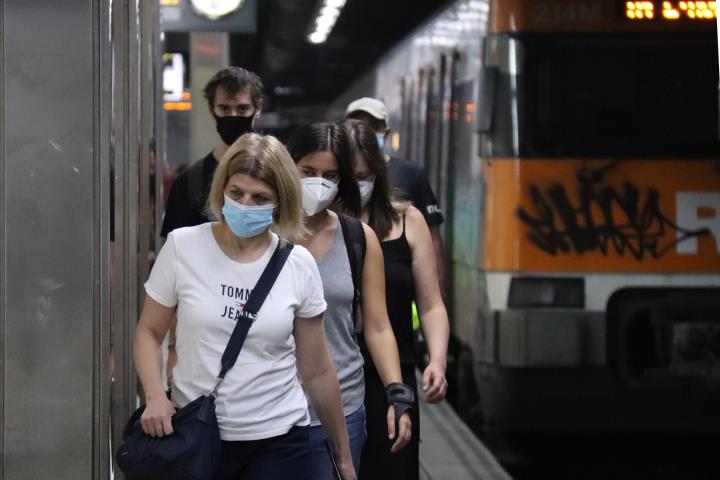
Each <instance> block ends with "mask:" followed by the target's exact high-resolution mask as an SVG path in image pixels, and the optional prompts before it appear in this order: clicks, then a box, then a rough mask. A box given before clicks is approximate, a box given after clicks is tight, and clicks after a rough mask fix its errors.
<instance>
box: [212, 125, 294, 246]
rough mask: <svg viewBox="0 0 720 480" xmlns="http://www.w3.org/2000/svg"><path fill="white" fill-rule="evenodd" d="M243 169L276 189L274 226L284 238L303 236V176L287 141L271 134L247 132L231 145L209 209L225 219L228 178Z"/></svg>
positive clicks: (215, 179)
mask: <svg viewBox="0 0 720 480" xmlns="http://www.w3.org/2000/svg"><path fill="white" fill-rule="evenodd" d="M239 173H240V174H244V175H248V176H250V177H252V178H255V179H257V180H262V181H263V182H265V183H266V184H268V186H270V188H271V189H272V190H273V191H274V192H275V195H276V196H277V203H278V205H277V207H276V208H275V211H274V212H273V226H272V230H273V231H274V232H275V233H277V234H278V235H279V236H280V237H282V238H287V239H290V240H295V239H298V238H301V237H302V235H303V234H304V227H303V216H302V190H301V189H300V176H299V175H298V171H297V168H296V167H295V162H293V160H292V158H290V154H289V153H288V151H287V150H286V149H285V147H284V146H283V144H282V143H280V141H279V140H278V139H277V138H275V137H272V136H270V135H260V134H257V133H246V134H245V135H243V136H241V137H240V138H239V139H237V140H236V141H235V143H233V144H232V145H230V148H228V149H227V151H226V152H225V155H223V157H222V158H221V159H220V163H219V164H218V166H217V169H216V170H215V175H214V176H213V180H212V184H211V186H210V193H209V195H208V204H207V210H208V211H209V212H210V213H212V214H213V215H214V216H215V218H218V219H220V221H221V222H223V223H224V222H225V218H224V217H223V214H222V207H223V205H224V204H225V197H224V192H225V187H226V186H227V182H228V179H230V177H232V176H233V175H237V174H239Z"/></svg>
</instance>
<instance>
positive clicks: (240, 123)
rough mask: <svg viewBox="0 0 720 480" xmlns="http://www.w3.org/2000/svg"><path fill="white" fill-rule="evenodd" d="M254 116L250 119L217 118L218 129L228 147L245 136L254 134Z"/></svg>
mask: <svg viewBox="0 0 720 480" xmlns="http://www.w3.org/2000/svg"><path fill="white" fill-rule="evenodd" d="M253 118H254V115H250V116H249V117H215V123H216V125H217V126H216V129H217V132H218V133H219V134H220V138H222V141H223V142H225V144H226V145H232V144H233V143H235V140H237V139H238V138H240V137H241V136H242V135H243V134H245V133H248V132H252V121H253Z"/></svg>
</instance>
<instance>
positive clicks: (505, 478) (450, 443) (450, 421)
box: [420, 402, 512, 480]
mask: <svg viewBox="0 0 720 480" xmlns="http://www.w3.org/2000/svg"><path fill="white" fill-rule="evenodd" d="M420 480H512V477H510V475H508V473H507V472H506V471H505V470H504V469H503V467H502V466H501V465H500V463H499V462H498V461H497V459H496V458H495V457H494V456H493V454H492V453H491V452H490V450H488V449H487V447H485V445H483V443H482V442H481V441H480V440H479V439H478V438H477V437H476V436H475V434H474V433H473V432H472V431H471V430H470V428H468V426H467V425H465V423H463V421H462V420H461V419H460V418H459V417H458V416H457V414H456V413H455V411H454V410H453V409H452V407H451V406H450V405H449V404H448V403H447V402H441V403H440V404H438V405H430V404H426V403H423V404H422V405H421V406H420Z"/></svg>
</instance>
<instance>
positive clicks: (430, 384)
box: [422, 361, 448, 403]
mask: <svg viewBox="0 0 720 480" xmlns="http://www.w3.org/2000/svg"><path fill="white" fill-rule="evenodd" d="M447 388H448V383H447V380H446V379H445V369H444V368H443V367H442V365H440V364H438V363H435V362H432V361H431V362H430V363H429V364H428V366H427V367H426V368H425V371H424V372H423V379H422V391H423V394H424V395H425V401H426V402H427V403H438V402H441V401H442V399H443V398H445V393H446V392H447Z"/></svg>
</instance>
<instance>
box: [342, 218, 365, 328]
mask: <svg viewBox="0 0 720 480" xmlns="http://www.w3.org/2000/svg"><path fill="white" fill-rule="evenodd" d="M338 219H339V220H340V227H341V228H342V233H343V238H344V239H345V248H347V254H348V260H349V261H350V273H351V274H352V281H353V289H354V292H353V303H352V314H353V326H354V330H355V333H359V332H358V324H357V323H358V321H357V308H358V305H359V304H360V293H361V288H360V287H361V285H362V271H363V265H364V264H365V250H366V245H365V230H364V229H363V226H362V223H361V222H360V220H358V219H357V218H353V217H350V216H348V215H345V214H340V215H338Z"/></svg>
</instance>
